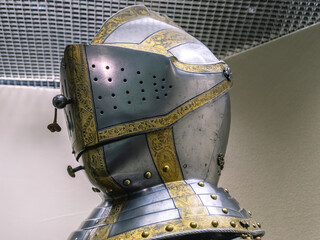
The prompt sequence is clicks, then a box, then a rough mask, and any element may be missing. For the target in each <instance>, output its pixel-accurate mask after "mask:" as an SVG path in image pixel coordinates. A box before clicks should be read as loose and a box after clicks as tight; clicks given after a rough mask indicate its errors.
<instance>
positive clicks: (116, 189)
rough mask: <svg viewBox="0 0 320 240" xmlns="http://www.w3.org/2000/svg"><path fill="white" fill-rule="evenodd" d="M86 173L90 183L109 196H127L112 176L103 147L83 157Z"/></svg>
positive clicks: (85, 153) (84, 154)
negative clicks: (105, 159)
mask: <svg viewBox="0 0 320 240" xmlns="http://www.w3.org/2000/svg"><path fill="white" fill-rule="evenodd" d="M82 159H83V164H84V167H85V171H86V173H87V175H88V178H89V180H90V182H91V183H92V184H93V185H95V186H97V187H98V188H100V189H101V190H102V191H103V192H105V193H107V194H108V195H110V196H112V197H114V198H117V197H122V196H125V195H126V193H125V190H124V189H123V188H121V186H120V185H119V184H118V183H117V182H116V181H115V180H114V179H113V178H112V177H111V176H110V174H109V172H108V169H107V166H106V164H105V161H104V157H103V147H98V148H94V149H91V150H88V151H86V152H84V153H83V155H82Z"/></svg>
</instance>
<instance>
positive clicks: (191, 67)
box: [171, 57, 226, 73]
mask: <svg viewBox="0 0 320 240" xmlns="http://www.w3.org/2000/svg"><path fill="white" fill-rule="evenodd" d="M171 62H172V64H173V65H174V66H176V67H177V68H179V69H181V70H183V71H186V72H194V73H214V72H223V69H224V68H225V67H226V64H225V63H223V62H221V63H216V64H201V65H199V64H186V63H182V62H179V61H178V59H176V58H175V57H171Z"/></svg>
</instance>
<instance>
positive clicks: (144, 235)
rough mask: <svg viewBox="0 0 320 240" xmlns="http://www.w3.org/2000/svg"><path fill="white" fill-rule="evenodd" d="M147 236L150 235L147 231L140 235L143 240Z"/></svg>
mask: <svg viewBox="0 0 320 240" xmlns="http://www.w3.org/2000/svg"><path fill="white" fill-rule="evenodd" d="M149 235H150V233H149V232H148V231H143V232H142V234H141V236H142V237H144V238H146V237H148V236H149Z"/></svg>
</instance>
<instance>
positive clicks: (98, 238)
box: [92, 215, 255, 240]
mask: <svg viewBox="0 0 320 240" xmlns="http://www.w3.org/2000/svg"><path fill="white" fill-rule="evenodd" d="M213 221H217V222H218V227H214V226H213V224H212V222H213ZM240 221H246V222H249V223H250V227H248V228H243V227H242V226H241V224H240ZM230 222H235V224H236V225H235V227H231V226H230ZM190 223H195V224H194V226H196V227H195V228H193V227H191V226H190ZM252 223H254V222H253V221H252V219H239V218H235V217H226V216H217V215H216V216H199V215H197V216H190V217H186V218H183V219H176V220H172V221H168V222H161V223H156V224H151V225H148V226H145V227H141V228H138V229H134V230H131V231H128V232H125V233H122V234H118V235H116V236H112V237H110V238H106V236H107V235H106V234H105V232H106V231H105V230H104V228H109V226H102V227H100V228H99V229H97V230H95V231H94V232H93V233H92V235H93V236H94V237H93V238H92V239H94V240H102V239H108V240H119V239H144V237H143V236H142V233H143V232H148V233H149V235H148V238H153V237H160V236H161V237H164V236H168V237H169V236H170V234H173V235H178V234H181V235H183V233H184V232H189V231H192V230H198V231H199V230H205V231H206V232H221V233H222V232H226V233H234V234H235V236H237V237H241V234H248V235H252V231H253V230H255V229H254V228H253V227H252ZM168 225H170V226H172V227H173V229H172V231H170V232H168V231H167V230H166V227H167V226H168ZM95 234H96V235H95Z"/></svg>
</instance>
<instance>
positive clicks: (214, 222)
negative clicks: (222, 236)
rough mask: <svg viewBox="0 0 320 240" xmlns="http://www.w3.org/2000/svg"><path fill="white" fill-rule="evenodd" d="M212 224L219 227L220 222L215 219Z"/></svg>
mask: <svg viewBox="0 0 320 240" xmlns="http://www.w3.org/2000/svg"><path fill="white" fill-rule="evenodd" d="M211 224H212V226H214V227H218V225H219V222H218V221H215V220H213V221H212V222H211Z"/></svg>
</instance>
